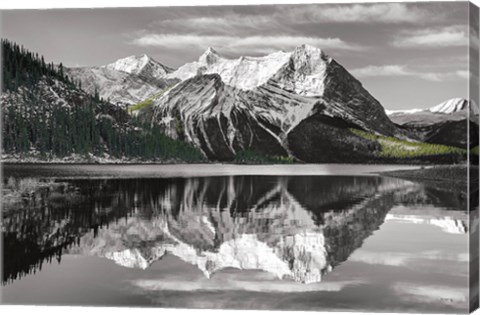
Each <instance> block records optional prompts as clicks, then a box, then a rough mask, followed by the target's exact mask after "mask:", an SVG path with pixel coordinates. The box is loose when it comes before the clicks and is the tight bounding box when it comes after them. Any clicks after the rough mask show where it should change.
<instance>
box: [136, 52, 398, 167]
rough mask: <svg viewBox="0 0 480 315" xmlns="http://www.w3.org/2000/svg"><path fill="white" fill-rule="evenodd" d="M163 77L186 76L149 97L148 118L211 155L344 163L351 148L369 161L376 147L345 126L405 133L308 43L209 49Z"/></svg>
mask: <svg viewBox="0 0 480 315" xmlns="http://www.w3.org/2000/svg"><path fill="white" fill-rule="evenodd" d="M167 78H171V79H175V78H176V79H180V80H184V81H182V82H181V83H179V84H177V85H175V86H174V87H173V88H171V89H170V90H169V91H168V92H166V93H165V94H164V95H163V96H162V97H160V98H158V99H156V100H155V101H154V102H153V108H154V109H153V120H152V122H153V123H154V124H157V125H159V126H160V127H161V128H162V130H164V132H165V133H167V134H168V135H170V136H172V137H174V138H178V139H183V140H185V141H187V142H189V143H192V144H194V145H195V146H197V147H198V148H200V149H201V150H202V151H203V152H204V153H205V154H206V155H207V156H208V157H209V158H210V159H216V160H231V159H233V158H234V157H235V156H236V154H238V153H239V152H241V151H244V150H253V151H257V152H260V153H263V154H268V155H289V156H293V157H295V158H298V159H300V160H303V161H309V162H321V161H326V160H331V158H332V156H333V155H332V154H333V152H336V154H335V155H336V158H337V161H339V162H341V161H343V159H347V158H349V157H350V158H351V153H352V150H353V151H356V153H357V157H358V158H359V159H362V158H363V159H366V158H368V156H370V155H371V153H370V152H371V151H372V149H374V147H375V144H374V143H372V142H371V141H368V140H366V139H363V138H361V137H358V136H357V135H355V134H353V133H351V132H350V131H349V128H358V129H362V130H365V131H368V132H372V133H379V134H382V135H386V136H394V135H396V136H400V137H402V136H403V135H402V134H401V131H399V130H398V129H397V128H396V126H395V125H394V124H393V123H392V122H391V121H390V120H389V118H388V117H387V116H386V114H385V112H384V110H383V108H382V106H381V105H380V103H379V102H378V101H377V100H376V99H375V98H374V97H373V96H371V95H370V94H369V93H368V92H367V91H366V90H365V89H364V88H363V86H362V84H361V83H360V82H359V81H358V80H356V79H355V78H354V77H353V76H352V75H350V74H349V73H348V71H347V70H345V68H343V67H342V66H341V65H340V64H338V63H337V62H336V61H335V60H333V59H332V58H331V57H329V56H327V55H326V54H325V53H324V52H323V51H322V50H320V49H318V48H315V47H312V46H308V45H302V46H299V47H297V48H295V50H294V51H292V52H289V53H284V52H278V53H273V54H270V55H268V56H265V57H255V58H254V57H241V58H239V59H235V60H230V59H226V58H223V57H221V56H219V55H218V54H217V53H216V52H215V51H214V50H213V49H208V50H207V51H206V52H205V53H204V54H203V55H202V56H200V58H199V59H198V61H196V62H193V63H190V64H186V65H184V66H182V67H180V68H179V69H178V70H176V71H174V72H172V73H170V74H168V75H167ZM151 114H152V112H151V111H146V112H145V113H144V115H151ZM140 115H142V113H141V114H140ZM304 140H307V141H304ZM315 148H320V149H321V150H322V151H323V152H324V154H320V155H319V154H318V152H316V150H315ZM343 152H345V155H343Z"/></svg>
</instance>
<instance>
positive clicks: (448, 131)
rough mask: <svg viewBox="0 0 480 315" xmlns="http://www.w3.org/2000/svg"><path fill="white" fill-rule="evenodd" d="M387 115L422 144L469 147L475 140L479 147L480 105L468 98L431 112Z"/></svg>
mask: <svg viewBox="0 0 480 315" xmlns="http://www.w3.org/2000/svg"><path fill="white" fill-rule="evenodd" d="M386 112H387V114H388V115H389V117H390V119H391V120H392V121H393V122H394V123H396V124H398V125H400V126H402V127H403V128H405V129H406V130H409V131H410V132H411V133H413V134H414V135H415V136H416V137H417V139H419V140H421V141H424V142H428V143H438V144H446V145H453V146H460V147H465V146H467V144H468V142H469V140H470V139H475V140H476V141H477V142H475V141H474V140H473V143H476V144H478V112H479V110H478V105H477V104H475V103H474V102H471V103H470V102H469V101H467V100H466V99H463V98H453V99H450V100H447V101H445V102H443V103H440V104H438V105H436V106H433V107H431V108H428V109H411V110H406V111H386ZM469 122H470V128H469V126H468V125H469ZM469 133H470V139H468V136H467V135H468V134H469Z"/></svg>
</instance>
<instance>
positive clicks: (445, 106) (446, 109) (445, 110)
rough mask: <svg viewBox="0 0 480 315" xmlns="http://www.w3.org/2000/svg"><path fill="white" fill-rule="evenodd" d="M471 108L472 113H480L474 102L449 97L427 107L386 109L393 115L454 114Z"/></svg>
mask: <svg viewBox="0 0 480 315" xmlns="http://www.w3.org/2000/svg"><path fill="white" fill-rule="evenodd" d="M469 108H470V113H472V114H474V115H478V106H477V105H476V104H475V103H474V102H469V101H468V100H466V99H464V98H460V97H456V98H452V99H449V100H447V101H445V102H442V103H440V104H438V105H435V106H433V107H430V108H427V109H420V108H414V109H406V110H385V113H386V114H387V115H389V116H392V115H404V114H417V113H422V112H423V113H429V112H430V113H435V114H454V113H458V112H462V111H467V112H468V109H469Z"/></svg>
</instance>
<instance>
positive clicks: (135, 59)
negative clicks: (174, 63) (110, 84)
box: [103, 54, 173, 78]
mask: <svg viewBox="0 0 480 315" xmlns="http://www.w3.org/2000/svg"><path fill="white" fill-rule="evenodd" d="M103 67H104V68H107V69H110V70H116V71H122V72H126V73H130V74H141V73H142V72H143V71H146V70H148V72H149V73H150V75H152V76H155V77H157V78H158V77H163V76H165V75H167V74H168V73H170V72H172V71H173V69H171V68H169V67H167V66H164V65H163V64H161V63H159V62H158V61H156V60H155V59H153V58H152V57H150V56H148V55H147V54H143V55H132V56H128V57H125V58H122V59H118V60H117V61H115V62H113V63H110V64H108V65H105V66H103Z"/></svg>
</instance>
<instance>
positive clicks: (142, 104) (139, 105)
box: [128, 87, 169, 113]
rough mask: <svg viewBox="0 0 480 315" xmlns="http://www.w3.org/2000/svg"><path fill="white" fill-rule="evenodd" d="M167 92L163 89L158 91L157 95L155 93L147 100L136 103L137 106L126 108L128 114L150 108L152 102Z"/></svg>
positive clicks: (166, 89)
mask: <svg viewBox="0 0 480 315" xmlns="http://www.w3.org/2000/svg"><path fill="white" fill-rule="evenodd" d="M168 90H169V88H168V87H167V88H165V89H163V90H160V91H158V92H157V93H155V94H154V95H152V96H151V97H149V98H147V99H146V100H144V101H141V102H138V103H137V104H134V105H132V106H130V107H129V108H128V112H129V113H132V112H134V111H136V110H141V109H143V108H146V107H149V106H152V104H153V101H154V100H155V99H157V98H159V97H160V96H162V95H163V94H164V93H165V92H167V91H168Z"/></svg>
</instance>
